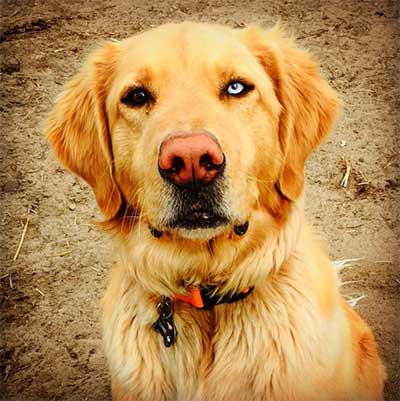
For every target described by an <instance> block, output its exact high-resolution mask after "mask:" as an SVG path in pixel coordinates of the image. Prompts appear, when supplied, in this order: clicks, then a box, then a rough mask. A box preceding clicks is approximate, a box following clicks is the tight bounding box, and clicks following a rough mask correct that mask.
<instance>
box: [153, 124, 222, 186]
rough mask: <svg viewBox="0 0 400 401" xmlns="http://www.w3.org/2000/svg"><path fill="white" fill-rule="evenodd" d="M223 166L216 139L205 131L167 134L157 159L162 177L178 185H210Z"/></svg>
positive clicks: (220, 151)
mask: <svg viewBox="0 0 400 401" xmlns="http://www.w3.org/2000/svg"><path fill="white" fill-rule="evenodd" d="M224 165H225V157H224V154H223V153H222V150H221V148H220V146H219V144H218V142H217V140H216V139H215V138H214V137H213V136H211V135H210V134H209V133H208V132H206V131H194V132H178V133H174V134H171V135H169V136H168V137H167V138H166V139H165V140H164V141H163V142H162V144H161V147H160V153H159V156H158V169H159V171H160V174H161V176H162V177H164V178H165V179H166V180H168V181H170V182H172V183H173V184H175V185H178V186H198V185H200V186H202V185H208V184H211V183H212V182H213V181H215V179H216V178H217V177H218V175H219V174H221V173H222V171H223V168H224Z"/></svg>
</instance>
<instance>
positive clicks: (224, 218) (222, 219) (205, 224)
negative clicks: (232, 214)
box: [166, 180, 230, 230]
mask: <svg viewBox="0 0 400 401" xmlns="http://www.w3.org/2000/svg"><path fill="white" fill-rule="evenodd" d="M171 195H172V196H171V198H172V202H171V206H170V212H169V218H168V220H167V221H166V226H167V227H168V228H172V229H185V230H197V229H210V228H211V229H213V228H218V227H221V226H224V225H227V224H229V222H230V219H229V214H228V209H229V208H226V207H224V205H225V202H224V185H223V183H222V180H217V182H216V183H215V184H213V185H208V186H204V187H200V188H195V189H187V188H173V192H172V194H171Z"/></svg>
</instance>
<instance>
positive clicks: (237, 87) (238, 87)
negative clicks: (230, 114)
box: [226, 82, 244, 96]
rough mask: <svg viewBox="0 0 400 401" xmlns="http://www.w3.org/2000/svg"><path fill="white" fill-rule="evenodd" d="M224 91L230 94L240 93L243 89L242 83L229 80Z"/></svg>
mask: <svg viewBox="0 0 400 401" xmlns="http://www.w3.org/2000/svg"><path fill="white" fill-rule="evenodd" d="M226 91H227V92H228V93H229V94H230V95H232V96H236V95H240V94H241V93H242V92H243V91H244V85H243V84H242V83H240V82H231V83H230V84H229V85H228V87H227V88H226Z"/></svg>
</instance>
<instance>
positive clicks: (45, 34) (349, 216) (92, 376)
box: [0, 0, 400, 401]
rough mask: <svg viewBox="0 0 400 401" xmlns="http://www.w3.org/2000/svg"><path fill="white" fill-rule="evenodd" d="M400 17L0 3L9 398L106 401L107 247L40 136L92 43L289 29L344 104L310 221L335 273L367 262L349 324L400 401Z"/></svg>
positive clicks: (89, 208) (216, 5) (240, 4)
mask: <svg viewBox="0 0 400 401" xmlns="http://www.w3.org/2000/svg"><path fill="white" fill-rule="evenodd" d="M399 8H400V3H399V2H398V1H396V0H394V1H386V0H377V1H354V0H344V1H343V0H340V1H339V0H326V1H323V0H300V1H298V0H286V1H280V0H269V1H262V0H255V1H249V0H241V1H234V0H200V1H190V0H177V1H167V0H161V1H152V0H147V1H144V0H137V1H135V2H133V1H129V0H111V1H77V0H71V1H68V2H67V1H62V0H49V1H44V0H42V1H39V0H37V1H32V0H18V1H5V0H1V32H0V49H1V76H2V80H1V90H2V96H1V100H0V114H1V154H0V157H1V159H0V162H1V168H0V177H1V189H2V192H1V195H0V202H1V205H0V206H1V227H0V231H1V234H0V235H1V255H0V257H1V271H0V288H1V297H0V307H1V309H0V311H1V333H0V388H1V390H0V398H1V399H4V400H6V399H7V400H21V401H29V400H35V401H36V400H79V401H83V400H87V401H90V400H92V401H102V400H109V399H110V388H109V379H108V373H107V368H106V365H105V359H104V356H103V352H102V347H101V334H100V324H99V306H98V305H99V304H98V300H99V299H100V297H101V295H102V293H103V291H104V288H105V283H106V276H107V271H108V270H109V269H110V266H111V263H112V256H111V251H110V249H111V247H110V242H109V240H108V239H107V238H106V236H105V235H104V234H101V233H99V232H98V230H97V228H96V226H95V224H93V220H94V219H95V218H98V217H99V216H98V214H97V211H96V208H95V203H94V201H93V197H92V194H91V193H90V190H89V189H88V187H87V186H86V185H85V184H84V183H83V182H81V181H80V180H78V179H77V178H75V177H73V176H72V175H70V174H69V173H67V172H65V171H64V170H63V169H62V168H60V167H59V165H58V163H57V162H56V161H55V158H54V155H53V153H52V151H51V150H50V149H49V146H48V144H47V142H46V139H45V138H44V137H43V136H42V126H43V121H44V118H45V116H46V113H47V112H48V111H49V110H50V108H51V105H52V102H53V101H54V98H55V96H56V94H57V93H59V91H60V89H61V86H62V84H63V83H65V82H66V81H67V80H68V79H69V78H70V77H71V76H72V75H73V74H74V73H75V72H76V71H77V70H78V68H79V66H80V64H81V62H82V58H83V56H84V55H85V54H87V53H88V51H89V50H90V49H91V48H92V47H93V46H94V45H95V44H96V43H99V42H100V41H101V40H103V39H107V38H125V37H127V36H130V35H132V34H134V33H136V32H139V31H141V30H145V29H148V28H150V27H153V26H156V25H159V24H161V23H164V22H168V21H182V20H186V19H190V20H198V21H207V22H218V23H222V24H227V25H230V26H233V27H241V26H245V25H246V24H249V23H251V22H257V23H261V24H263V25H266V26H271V25H272V24H274V23H275V22H276V21H278V20H281V21H282V22H283V23H284V24H286V26H287V27H288V29H289V30H290V31H291V32H292V33H293V35H294V36H296V37H297V38H298V42H299V43H300V44H301V45H303V46H305V47H307V48H309V49H310V50H311V51H312V52H313V53H314V54H315V55H316V56H317V57H318V58H319V59H320V61H321V64H322V69H323V71H324V73H325V74H326V76H327V78H328V79H329V81H330V82H331V84H332V85H333V86H334V87H335V88H336V89H337V91H338V92H339V93H340V94H341V96H342V99H343V102H344V107H343V113H342V116H341V118H340V120H339V122H338V124H337V126H336V129H335V130H334V132H333V133H332V134H331V136H330V138H329V140H328V141H327V142H326V143H325V145H324V146H322V147H321V148H320V149H319V151H318V152H317V153H315V154H314V156H313V157H312V158H311V160H310V161H309V162H308V165H307V175H308V182H307V187H306V199H307V202H306V203H307V213H308V216H309V219H310V220H311V222H312V223H313V224H314V226H315V227H316V230H317V231H318V232H319V233H321V235H322V236H324V237H325V238H326V239H327V242H328V244H329V249H330V253H331V257H332V259H346V258H354V259H359V260H358V261H356V262H355V263H354V265H353V266H352V267H351V268H349V269H347V270H346V271H345V272H344V273H343V280H344V281H351V282H350V283H347V284H346V285H344V286H343V287H342V288H343V292H344V293H345V294H347V295H349V296H352V297H353V298H354V297H358V296H359V295H365V296H366V297H365V298H363V299H360V300H359V302H358V303H357V305H356V309H357V310H358V312H359V313H360V314H361V315H362V316H363V317H364V318H365V319H366V320H367V321H368V322H369V324H370V325H371V326H372V328H373V329H374V332H375V335H376V338H377V341H378V343H379V347H380V350H381V354H382V356H383V358H384V361H385V363H386V366H387V371H388V375H389V379H388V383H387V386H386V400H400V356H399V353H400V339H399V333H400V330H399V306H400V305H399V294H400V275H399V263H398V256H399V252H398V248H399V242H398V238H399V213H398V205H399V200H400V199H399V192H400V189H399V183H400V181H399V175H398V171H399V154H398V150H399V149H398V135H399V132H400V127H399V122H400V117H399V110H400V104H399V103H400V96H399V87H400V86H399V81H400V73H399V65H400V59H399V47H400V24H399V22H400V20H399ZM346 163H347V164H349V165H351V172H350V179H349V184H348V186H347V188H346V189H344V188H341V187H340V181H341V179H342V177H343V174H344V172H345V170H346ZM27 220H28V225H27V230H26V235H25V239H24V242H23V245H22V248H21V250H20V253H19V256H18V258H17V259H16V260H15V261H13V257H14V255H15V253H16V250H17V247H18V243H19V241H20V238H21V235H22V233H23V229H24V226H25V225H26V223H27Z"/></svg>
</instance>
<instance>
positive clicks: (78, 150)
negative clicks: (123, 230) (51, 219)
mask: <svg viewBox="0 0 400 401" xmlns="http://www.w3.org/2000/svg"><path fill="white" fill-rule="evenodd" d="M117 52H118V44H117V43H114V42H110V43H107V44H105V45H104V46H103V47H102V48H101V49H100V50H97V51H96V52H94V53H93V54H92V55H91V56H90V57H89V59H88V61H87V62H86V63H85V65H84V67H83V69H82V71H81V72H80V73H79V74H78V75H77V76H76V77H75V78H74V79H73V80H72V81H71V82H69V83H68V84H67V85H66V87H65V89H64V91H63V93H61V95H60V97H59V98H58V100H57V102H56V105H55V107H54V109H53V111H52V112H51V113H50V116H49V119H48V124H47V128H46V131H45V133H46V135H47V137H48V138H49V140H50V142H51V143H52V145H53V147H54V150H55V152H56V154H57V157H58V158H59V159H60V160H61V161H62V163H63V164H64V165H65V166H66V167H68V168H69V169H70V170H71V171H73V172H74V173H75V174H77V175H79V176H81V177H82V178H84V179H85V180H86V181H87V182H88V183H89V184H90V186H91V187H92V189H93V192H94V194H95V196H96V200H97V204H98V206H99V208H100V209H101V211H102V212H103V214H104V215H105V217H106V218H107V219H111V218H112V217H114V216H115V215H116V213H117V212H118V210H119V208H120V206H121V202H122V199H121V193H120V191H119V189H118V186H117V185H116V183H115V181H114V177H113V153H112V145H111V137H110V133H109V128H108V120H107V113H106V106H105V101H106V96H107V93H108V89H109V87H110V84H111V81H112V79H113V74H114V71H115V64H116V56H117Z"/></svg>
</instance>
